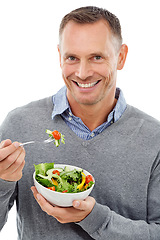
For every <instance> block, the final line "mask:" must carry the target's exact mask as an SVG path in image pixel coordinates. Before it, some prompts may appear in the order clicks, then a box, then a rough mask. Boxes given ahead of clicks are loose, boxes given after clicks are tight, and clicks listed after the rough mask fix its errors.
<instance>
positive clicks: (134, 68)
mask: <svg viewBox="0 0 160 240" xmlns="http://www.w3.org/2000/svg"><path fill="white" fill-rule="evenodd" d="M86 5H95V6H99V7H104V8H106V9H108V10H109V11H111V12H112V13H114V14H115V15H117V16H118V18H119V19H120V22H121V25H122V35H123V42H124V43H126V44H127V45H128V47H129V52H128V57H127V62H126V65H125V67H124V69H123V70H122V71H119V72H118V81H117V86H118V87H120V88H122V90H123V93H124V95H125V98H126V100H127V103H129V104H131V105H134V106H136V107H137V108H139V109H141V110H142V111H145V112H146V113H148V114H150V115H152V116H153V117H155V118H157V119H159V120H160V111H159V81H160V77H159V69H160V62H159V55H160V34H159V29H160V28H159V23H160V14H159V1H158V0H152V1H147V0H141V1H139V0H134V1H128V0H121V1H119V0H108V1H107V0H92V1H91V0H79V1H75V0H67V1H65V0H64V1H62V0H59V1H54V0H25V1H24V0H19V1H17V0H0V124H1V123H2V121H3V119H4V118H5V116H6V115H7V113H8V112H9V111H10V110H12V109H13V108H16V107H18V106H21V105H24V104H26V103H28V102H30V101H33V100H37V99H39V98H44V97H47V96H50V95H53V94H54V93H56V92H57V90H58V89H59V88H60V87H61V86H63V80H62V78H61V70H60V67H59V59H58V52H57V44H58V28H59V24H60V21H61V18H62V17H63V16H64V15H65V14H66V13H68V12H69V11H71V10H73V9H75V8H78V7H80V6H86ZM0 239H1V240H9V239H13V240H15V239H16V223H15V207H13V209H12V210H11V212H10V213H9V219H8V222H7V224H6V225H5V227H4V228H3V230H2V231H1V233H0Z"/></svg>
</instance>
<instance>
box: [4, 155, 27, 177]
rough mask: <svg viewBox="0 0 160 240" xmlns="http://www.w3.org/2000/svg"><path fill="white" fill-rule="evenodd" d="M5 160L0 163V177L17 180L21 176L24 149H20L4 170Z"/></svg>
mask: <svg viewBox="0 0 160 240" xmlns="http://www.w3.org/2000/svg"><path fill="white" fill-rule="evenodd" d="M4 163H5V161H3V162H2V163H0V177H1V178H2V179H4V180H7V181H18V180H20V179H21V177H22V170H23V168H24V165H25V151H22V152H21V153H20V155H19V157H18V159H17V160H16V161H15V162H14V163H13V164H12V165H11V166H10V167H9V168H7V169H5V170H4V168H3V166H4Z"/></svg>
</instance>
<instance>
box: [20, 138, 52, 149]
mask: <svg viewBox="0 0 160 240" xmlns="http://www.w3.org/2000/svg"><path fill="white" fill-rule="evenodd" d="M53 141H54V139H53V138H52V137H50V138H48V139H46V140H44V141H43V142H38V141H30V142H25V143H21V144H20V145H19V146H20V147H21V146H24V145H28V144H32V143H50V142H53Z"/></svg>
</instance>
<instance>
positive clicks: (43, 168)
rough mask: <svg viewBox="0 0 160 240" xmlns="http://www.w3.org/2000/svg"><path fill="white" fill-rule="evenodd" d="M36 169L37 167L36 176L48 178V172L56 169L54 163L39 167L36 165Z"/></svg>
mask: <svg viewBox="0 0 160 240" xmlns="http://www.w3.org/2000/svg"><path fill="white" fill-rule="evenodd" d="M34 167H35V172H36V175H37V174H42V175H44V176H46V172H47V171H48V170H49V169H51V168H54V163H40V164H38V165H35V164H34Z"/></svg>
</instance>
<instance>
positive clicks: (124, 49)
mask: <svg viewBox="0 0 160 240" xmlns="http://www.w3.org/2000/svg"><path fill="white" fill-rule="evenodd" d="M127 53H128V47H127V45H126V44H123V45H122V46H121V48H120V50H119V56H118V63H117V69H118V70H121V69H122V68H123V67H124V64H125V61H126V57H127Z"/></svg>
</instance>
